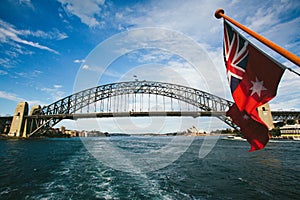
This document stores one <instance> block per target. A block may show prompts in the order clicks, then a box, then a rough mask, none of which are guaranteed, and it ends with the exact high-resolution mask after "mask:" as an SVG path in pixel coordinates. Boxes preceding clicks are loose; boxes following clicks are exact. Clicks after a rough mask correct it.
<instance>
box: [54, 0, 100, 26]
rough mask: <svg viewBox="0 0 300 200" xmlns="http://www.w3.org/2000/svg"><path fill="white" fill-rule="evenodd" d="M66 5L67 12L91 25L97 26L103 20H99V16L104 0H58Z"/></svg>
mask: <svg viewBox="0 0 300 200" xmlns="http://www.w3.org/2000/svg"><path fill="white" fill-rule="evenodd" d="M58 1H59V2H60V3H61V4H62V5H63V7H64V9H65V11H66V12H67V13H70V14H72V15H75V16H77V17H78V18H79V19H80V20H81V22H82V23H84V24H86V25H88V26H89V27H96V26H99V25H101V24H102V23H103V22H101V21H99V20H98V19H97V18H98V17H97V16H100V15H101V14H102V13H101V6H103V5H104V3H105V1H104V0H87V1H81V0H58Z"/></svg>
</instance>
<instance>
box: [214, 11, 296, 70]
mask: <svg viewBox="0 0 300 200" xmlns="http://www.w3.org/2000/svg"><path fill="white" fill-rule="evenodd" d="M224 13H225V12H224V10H223V9H222V8H220V9H218V10H216V12H215V17H216V18H217V19H220V18H221V17H223V18H224V19H226V20H227V21H229V22H231V23H232V24H234V25H235V26H237V27H239V28H240V29H242V30H243V31H245V32H246V33H248V34H249V35H251V36H252V37H254V38H256V39H257V40H258V41H260V42H262V43H263V44H265V45H267V46H268V47H270V48H271V49H273V50H274V51H276V52H277V53H279V54H280V55H282V56H284V57H286V58H287V59H288V60H290V61H291V62H293V63H294V64H296V65H298V67H300V58H299V57H298V56H296V55H295V54H292V53H291V52H289V51H287V50H286V49H284V48H282V47H280V46H279V45H277V44H275V43H274V42H272V41H270V40H268V39H267V38H265V37H263V36H261V35H259V34H257V33H256V32H254V31H252V30H251V29H249V28H247V27H246V26H244V25H242V24H240V23H239V22H237V21H235V20H233V19H231V18H230V17H228V16H227V15H225V14H224Z"/></svg>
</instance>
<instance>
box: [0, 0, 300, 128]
mask: <svg viewBox="0 0 300 200" xmlns="http://www.w3.org/2000/svg"><path fill="white" fill-rule="evenodd" d="M220 7H222V8H223V9H224V10H225V13H226V14H227V15H229V16H231V17H232V18H234V19H236V20H237V21H239V22H241V23H242V24H244V25H246V26H248V27H249V28H251V29H253V30H255V31H256V32H258V33H260V34H261V35H263V36H265V37H267V38H269V39H270V40H272V41H274V42H275V43H277V44H279V45H280V46H282V47H284V48H286V49H287V50H289V51H290V52H292V53H294V54H296V55H298V56H299V55H300V47H299V46H300V45H299V42H300V34H299V32H300V2H299V1H297V0H270V1H269V0H266V1H260V0H253V1H246V0H220V1H216V0H213V1H204V0H194V1H193V0H187V1H179V0H174V1H171V0H149V1H138V0H132V1H105V0H85V1H81V0H57V1H55V0H43V1H31V0H19V1H13V0H2V1H1V4H0V48H1V52H0V115H7V114H9V115H12V114H13V112H14V109H15V106H16V104H17V103H18V102H19V101H27V102H29V104H30V106H33V105H35V104H40V105H48V104H50V103H52V102H54V101H56V100H58V99H60V98H62V97H65V96H67V95H70V94H72V93H73V91H74V90H76V88H75V85H76V81H77V80H78V74H79V71H80V70H88V69H90V68H88V65H86V63H87V62H88V60H89V55H91V54H92V53H93V49H95V48H96V47H97V45H99V44H100V45H101V44H102V43H103V42H104V41H107V40H109V39H110V38H111V37H114V36H115V35H116V34H120V33H121V34H122V33H124V32H128V31H129V32H130V31H132V30H136V29H144V28H148V27H152V28H153V27H154V28H159V29H161V30H164V29H167V30H170V31H174V32H179V33H180V34H183V35H184V36H186V37H188V38H190V39H191V40H193V41H195V42H197V43H198V44H199V46H201V48H202V49H203V51H204V52H205V53H206V55H208V57H209V58H210V60H211V61H212V63H213V65H214V66H215V68H216V70H217V73H218V76H219V80H218V81H217V82H215V83H211V82H210V81H207V84H208V85H210V86H207V85H206V86H203V79H205V77H202V78H199V77H197V76H196V75H197V74H196V75H195V73H193V67H191V66H190V64H189V62H187V61H186V60H183V59H182V58H181V57H180V56H178V55H174V54H172V52H170V51H168V49H167V50H162V49H157V48H156V49H155V48H152V49H151V48H147V49H146V48H145V49H142V48H139V49H132V50H131V51H130V52H126V53H124V54H121V56H120V57H119V58H118V59H116V60H113V61H112V62H111V64H110V66H108V67H107V68H106V69H105V70H104V69H101V70H102V71H101V75H103V76H102V78H101V79H100V80H99V82H98V84H104V83H110V82H116V81H120V80H133V78H132V76H133V74H134V75H137V76H138V78H139V79H142V80H144V79H146V80H160V81H166V82H172V81H174V77H173V76H170V74H172V73H174V74H177V76H178V74H180V76H181V77H184V79H185V80H189V83H188V85H189V86H192V87H195V88H199V89H204V90H205V89H209V90H210V91H209V92H214V93H216V94H217V95H220V96H222V97H224V98H227V99H231V97H230V92H229V87H228V85H227V80H226V75H225V67H224V63H223V57H222V39H223V38H222V37H223V33H222V31H223V26H222V20H217V19H216V18H215V17H214V11H215V10H216V9H217V8H220ZM147 34H148V35H149V33H147ZM243 35H244V36H246V37H247V38H248V39H249V40H250V41H251V42H253V43H254V44H256V45H257V46H258V47H260V48H261V49H263V50H264V51H265V52H266V53H268V54H269V55H271V56H272V57H273V58H275V59H276V60H277V61H279V62H280V63H282V64H284V65H285V66H288V67H290V68H292V69H294V70H296V71H297V72H300V70H299V67H296V66H295V65H293V64H292V63H291V62H289V61H287V60H286V59H285V58H283V57H281V56H280V55H278V54H276V53H275V52H273V51H272V50H270V49H268V48H266V47H264V46H263V45H261V44H260V43H258V42H257V41H255V40H254V39H252V38H250V37H249V36H247V34H243ZM137 37H141V38H143V35H141V36H137ZM159 39H162V38H159ZM139 41H140V42H142V39H141V40H137V42H139ZM159 42H160V43H164V42H165V41H164V40H161V41H159ZM102 53H103V52H102ZM104 55H105V53H104V54H101V55H98V56H99V57H101V56H104ZM150 65H151V66H150ZM149 68H150V69H151V70H149ZM204 68H205V67H203V69H204ZM152 69H153V70H152ZM156 70H157V71H156ZM204 70H205V69H204ZM91 71H92V70H91ZM98 72H99V71H98ZM201 73H202V72H200V74H201ZM168 74H169V76H167V75H168ZM203 74H204V75H205V73H203ZM299 78H300V77H299V76H297V75H295V74H293V73H290V72H289V71H286V72H285V74H284V76H283V78H282V81H281V82H280V85H279V90H278V95H277V97H276V98H275V99H273V100H272V101H271V102H270V105H271V109H273V110H280V109H282V110H291V109H295V110H300V105H299V102H300V91H299V88H300V79H299ZM201 81H202V83H201ZM179 83H182V82H180V81H179ZM207 87H209V88H207ZM220 88H221V90H222V91H220ZM138 123H139V122H138ZM107 129H109V128H107ZM204 129H205V128H204Z"/></svg>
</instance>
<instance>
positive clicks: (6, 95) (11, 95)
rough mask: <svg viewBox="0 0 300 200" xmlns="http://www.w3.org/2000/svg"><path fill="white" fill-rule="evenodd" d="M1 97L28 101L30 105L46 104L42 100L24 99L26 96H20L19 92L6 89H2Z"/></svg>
mask: <svg viewBox="0 0 300 200" xmlns="http://www.w3.org/2000/svg"><path fill="white" fill-rule="evenodd" d="M0 98H2V99H7V100H11V101H15V102H28V103H29V105H31V106H32V105H44V103H43V102H41V101H40V100H28V99H24V98H21V97H19V96H18V95H17V94H14V93H10V92H5V91H0Z"/></svg>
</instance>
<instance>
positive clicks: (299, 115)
mask: <svg viewBox="0 0 300 200" xmlns="http://www.w3.org/2000/svg"><path fill="white" fill-rule="evenodd" d="M271 113H272V117H273V120H274V121H286V120H300V112H299V111H271ZM224 114H225V112H211V111H188V112H187V111H181V112H180V111H169V112H165V111H157V112H155V111H151V112H98V113H85V114H55V115H33V116H26V118H32V119H37V118H43V119H51V118H58V119H79V118H108V117H147V116H152V117H155V116H157V117H159V116H167V117H194V118H195V117H200V116H203V117H207V116H220V115H224ZM12 119H13V116H1V117H0V124H4V123H5V122H6V121H10V122H11V121H12Z"/></svg>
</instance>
